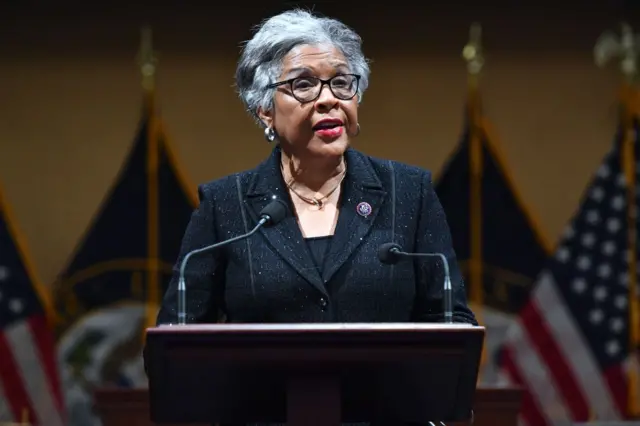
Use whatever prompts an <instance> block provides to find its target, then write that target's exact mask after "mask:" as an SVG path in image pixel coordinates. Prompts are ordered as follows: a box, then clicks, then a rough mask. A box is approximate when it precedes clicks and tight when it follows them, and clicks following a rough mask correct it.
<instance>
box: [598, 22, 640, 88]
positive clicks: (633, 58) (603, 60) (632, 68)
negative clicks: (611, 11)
mask: <svg viewBox="0 0 640 426" xmlns="http://www.w3.org/2000/svg"><path fill="white" fill-rule="evenodd" d="M639 54H640V36H639V35H638V34H634V32H633V29H632V28H631V26H630V25H629V24H627V23H626V22H622V23H621V24H620V36H619V37H618V36H617V35H616V34H615V33H614V32H613V31H611V30H607V31H605V32H603V33H602V34H601V35H600V37H598V40H597V41H596V44H595V46H594V48H593V56H594V61H595V63H596V65H597V66H599V67H601V68H602V67H605V66H606V65H607V64H608V63H609V62H610V61H611V60H612V59H613V58H618V59H619V60H620V71H621V72H622V75H623V76H624V77H625V78H626V79H627V80H628V81H629V82H634V81H635V80H636V79H637V77H638V55H639Z"/></svg>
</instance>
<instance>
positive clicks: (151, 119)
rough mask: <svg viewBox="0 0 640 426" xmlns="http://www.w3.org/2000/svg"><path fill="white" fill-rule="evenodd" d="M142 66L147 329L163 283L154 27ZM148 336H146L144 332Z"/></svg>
mask: <svg viewBox="0 0 640 426" xmlns="http://www.w3.org/2000/svg"><path fill="white" fill-rule="evenodd" d="M138 61H139V62H138V63H139V66H140V72H141V74H142V89H143V94H144V112H143V113H144V114H145V115H146V117H145V118H146V119H147V126H148V127H147V273H146V275H147V282H146V289H147V292H146V294H147V303H146V307H145V308H146V311H145V324H146V327H153V326H154V325H155V318H156V314H157V308H158V306H159V303H160V288H159V286H160V280H159V276H158V274H159V240H158V232H159V229H158V227H159V218H158V215H159V193H158V187H159V182H158V166H159V149H160V147H159V146H158V133H159V126H160V123H159V121H158V120H157V119H156V115H155V86H156V80H155V77H156V65H157V58H156V56H155V52H154V50H153V40H152V32H151V28H150V27H148V26H145V27H143V28H142V30H141V40H140V51H139V52H138ZM143 335H144V333H143Z"/></svg>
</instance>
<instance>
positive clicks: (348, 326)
mask: <svg viewBox="0 0 640 426" xmlns="http://www.w3.org/2000/svg"><path fill="white" fill-rule="evenodd" d="M177 330H185V331H187V330H188V331H215V332H225V331H228V332H238V331H247V332H250V331H258V332H261V331H273V332H301V331H304V332H338V333H339V332H358V331H398V332H402V331H404V332H411V331H437V330H439V331H469V330H473V331H476V332H479V331H484V330H485V328H484V327H483V326H474V325H472V324H465V323H454V324H445V323H283V324H280V323H278V324H249V323H242V324H236V323H224V324H184V325H180V324H162V325H158V326H157V327H151V328H147V332H151V333H162V332H173V331H177Z"/></svg>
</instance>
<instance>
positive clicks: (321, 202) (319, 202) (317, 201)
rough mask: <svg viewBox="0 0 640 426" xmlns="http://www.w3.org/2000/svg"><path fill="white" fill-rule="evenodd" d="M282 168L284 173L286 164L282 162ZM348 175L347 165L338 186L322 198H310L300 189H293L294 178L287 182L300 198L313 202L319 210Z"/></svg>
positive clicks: (309, 202)
mask: <svg viewBox="0 0 640 426" xmlns="http://www.w3.org/2000/svg"><path fill="white" fill-rule="evenodd" d="M280 169H281V170H282V172H283V173H284V166H283V165H282V164H280ZM346 175H347V169H346V167H345V169H344V171H343V172H342V176H341V177H340V180H339V181H338V183H337V184H336V186H334V187H333V188H332V189H331V191H329V192H327V193H326V194H325V195H323V196H322V197H320V198H316V197H313V198H310V197H306V196H304V195H302V194H300V193H299V192H298V191H296V190H295V189H293V186H292V183H293V182H294V179H293V178H292V179H291V180H290V181H289V182H287V183H286V185H287V188H289V190H291V192H293V193H294V194H295V195H296V196H297V197H298V198H300V199H301V200H302V201H304V202H305V203H307V204H311V205H312V206H315V207H317V208H318V210H322V209H323V208H324V203H325V201H326V200H327V199H328V198H329V197H330V196H331V194H333V193H334V192H336V190H337V189H338V188H340V185H341V184H342V181H343V180H344V177H345V176H346Z"/></svg>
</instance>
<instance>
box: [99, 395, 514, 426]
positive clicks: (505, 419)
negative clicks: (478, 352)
mask: <svg viewBox="0 0 640 426" xmlns="http://www.w3.org/2000/svg"><path fill="white" fill-rule="evenodd" d="M521 401H522V391H521V390H520V389H517V388H494V387H480V388H478V389H477V390H476V394H475V397H474V403H473V412H474V414H475V421H474V425H475V426H517V425H518V413H519V412H520V406H521ZM94 402H95V409H96V413H97V414H98V415H99V416H100V419H101V420H102V426H159V425H158V424H156V423H153V422H152V421H151V420H150V418H149V392H148V391H147V389H119V388H102V389H98V390H97V391H96V392H95V394H94ZM163 426H210V424H200V425H198V424H190V425H186V424H179V423H175V424H171V425H163Z"/></svg>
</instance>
